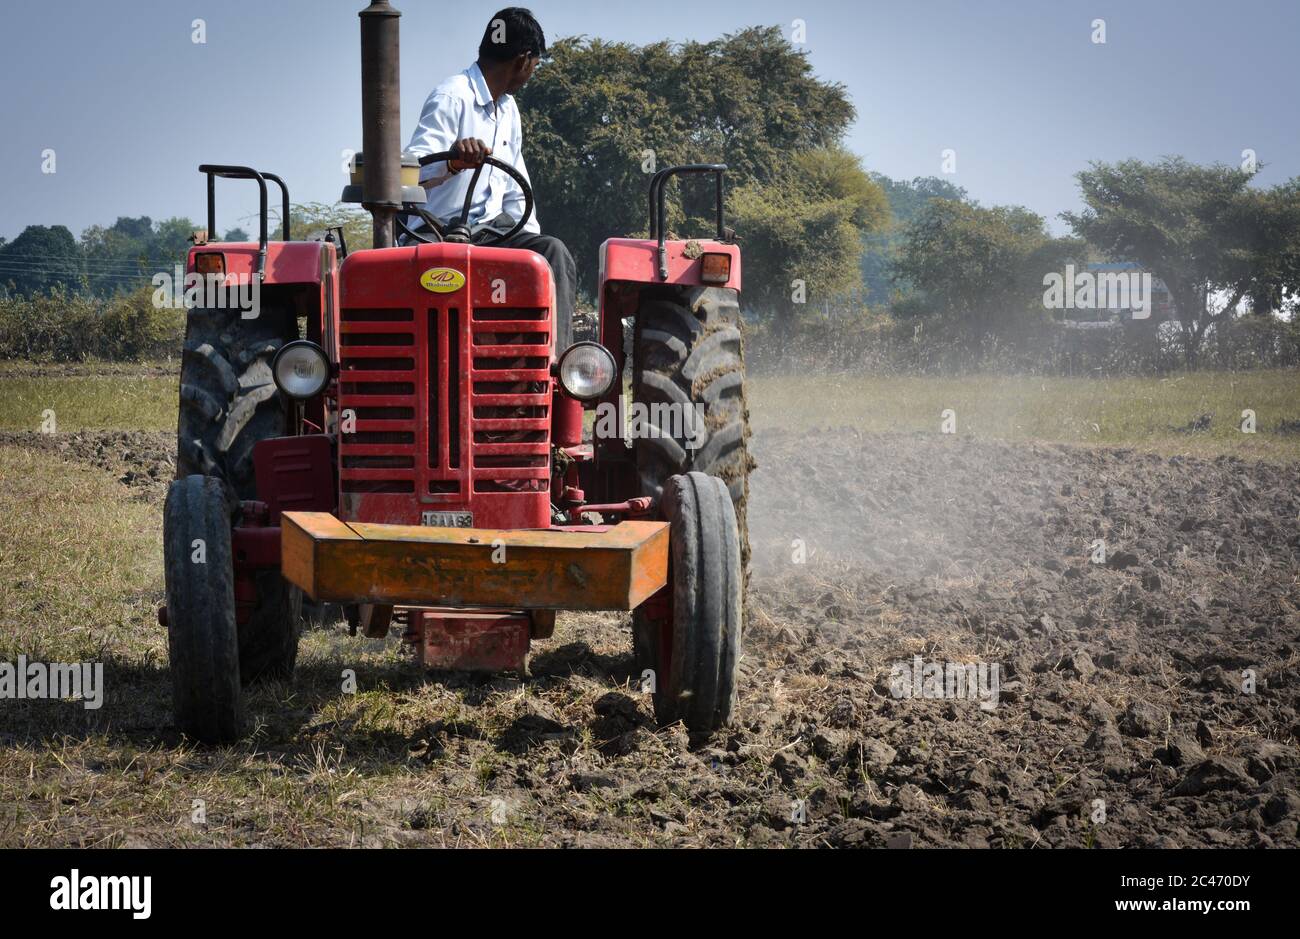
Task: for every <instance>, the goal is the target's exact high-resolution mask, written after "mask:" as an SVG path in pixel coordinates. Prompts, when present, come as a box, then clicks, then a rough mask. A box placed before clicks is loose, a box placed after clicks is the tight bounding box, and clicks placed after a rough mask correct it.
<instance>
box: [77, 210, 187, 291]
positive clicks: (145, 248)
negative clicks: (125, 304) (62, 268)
mask: <svg viewBox="0 0 1300 939" xmlns="http://www.w3.org/2000/svg"><path fill="white" fill-rule="evenodd" d="M193 231H194V223H193V222H192V221H190V220H189V219H188V218H180V217H174V218H169V219H164V220H163V221H160V222H157V223H155V222H154V221H153V220H152V219H151V218H149V217H148V216H144V215H142V216H140V217H139V218H127V217H122V218H118V220H117V221H116V222H114V223H113V225H112V226H111V227H109V228H104V227H103V226H100V225H92V226H91V227H90V228H87V229H86V230H85V231H84V232H82V234H81V253H82V256H83V257H84V258H85V261H86V279H87V283H88V285H89V287H90V290H91V292H92V293H94V294H96V295H97V296H101V297H107V296H112V295H113V294H116V293H120V292H130V291H132V290H135V289H137V288H138V287H140V286H141V285H142V284H144V283H147V282H148V281H149V278H151V277H152V276H153V275H154V274H156V273H158V272H159V271H165V272H167V273H168V274H170V273H172V270H173V268H175V266H176V265H177V264H182V263H184V261H185V254H186V251H187V250H188V249H189V236H190V233H191V232H193Z"/></svg>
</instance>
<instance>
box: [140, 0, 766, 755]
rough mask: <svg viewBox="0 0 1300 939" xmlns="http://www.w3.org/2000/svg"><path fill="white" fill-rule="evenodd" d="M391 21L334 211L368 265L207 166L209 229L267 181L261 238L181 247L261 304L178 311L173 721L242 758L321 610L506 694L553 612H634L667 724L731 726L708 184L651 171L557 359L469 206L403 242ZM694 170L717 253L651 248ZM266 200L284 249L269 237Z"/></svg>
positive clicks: (538, 311)
mask: <svg viewBox="0 0 1300 939" xmlns="http://www.w3.org/2000/svg"><path fill="white" fill-rule="evenodd" d="M397 15H398V14H397V12H396V11H395V10H393V9H392V8H391V7H390V6H389V5H388V4H387V3H386V2H382V0H379V2H375V3H372V4H371V6H370V7H369V8H368V9H367V10H365V11H363V13H362V14H361V20H362V66H363V67H362V74H363V130H364V152H365V160H364V161H363V162H362V161H359V162H360V164H361V165H360V167H359V169H357V170H355V171H354V179H353V183H354V185H353V186H350V187H349V189H348V190H346V191H345V194H344V198H345V200H346V199H352V200H354V201H361V202H362V203H363V204H364V205H365V206H366V208H367V209H369V210H370V212H371V213H372V214H373V216H374V219H375V245H374V248H373V249H370V250H361V251H355V252H352V253H350V254H349V253H347V250H346V246H345V245H343V243H342V239H341V238H340V237H337V236H330V237H328V238H326V239H324V240H320V241H291V240H289V232H288V219H289V196H288V191H287V189H286V188H285V186H284V184H283V182H282V181H281V180H280V179H279V178H278V177H276V176H274V175H272V174H269V173H258V172H257V171H255V170H252V169H249V168H247V167H237V166H212V165H205V166H202V167H200V171H201V172H203V173H205V174H206V175H207V184H208V231H210V232H212V231H216V224H215V181H216V179H217V178H242V179H250V180H253V181H255V182H257V184H258V186H259V188H260V195H261V219H260V228H259V240H258V242H257V243H238V244H214V243H205V241H204V240H203V239H199V242H198V243H196V245H195V247H194V248H193V249H192V250H191V252H190V254H189V259H188V269H189V271H190V272H192V273H194V274H196V275H207V276H210V277H215V278H216V279H217V281H218V282H224V283H231V282H239V281H241V280H243V281H247V282H251V283H254V284H256V286H257V288H258V289H257V291H256V294H255V295H256V296H257V302H256V304H255V305H252V307H251V308H241V307H239V306H238V305H230V304H222V305H216V306H213V305H208V306H202V307H197V308H195V309H192V310H191V311H190V312H189V315H188V323H187V328H186V338H185V350H184V358H183V364H182V371H181V388H180V422H179V433H178V453H177V479H176V481H175V482H173V483H172V485H171V489H170V491H169V493H168V496H167V504H166V509H165V518H164V542H165V547H164V550H165V560H166V580H167V606H166V608H165V610H164V611H161V613H162V616H161V618H162V619H163V620H164V622H165V623H166V626H167V631H168V643H169V651H170V658H171V671H172V678H173V697H174V709H175V715H176V721H177V725H178V727H179V728H180V729H181V730H182V731H184V732H185V733H186V734H188V735H189V736H191V737H193V738H195V739H197V740H201V741H205V742H220V741H229V740H232V739H236V738H238V737H239V736H240V735H241V733H242V732H243V731H242V727H243V705H242V686H243V685H246V684H248V683H250V682H254V681H257V680H258V679H261V678H268V677H270V678H287V677H289V676H290V675H291V674H292V671H293V667H294V660H295V658H296V655H297V647H298V638H299V634H300V630H301V626H302V624H303V622H304V621H305V620H308V619H309V618H310V615H311V613H310V611H311V610H312V609H315V610H317V611H319V610H320V609H321V608H322V607H323V606H324V605H326V604H334V605H338V606H341V607H342V609H343V611H344V613H345V614H346V617H347V620H348V623H349V624H350V626H351V627H352V631H353V633H354V634H355V633H356V632H357V631H361V632H363V633H364V634H365V635H367V636H371V637H381V636H387V635H388V634H389V632H390V630H393V629H394V628H395V627H396V628H398V629H400V634H401V636H402V638H403V639H404V640H405V641H406V642H408V643H410V644H411V645H413V646H414V647H415V651H416V655H417V657H418V658H419V660H420V661H421V662H422V663H423V665H424V666H425V667H428V668H433V669H453V670H471V671H499V670H516V671H518V672H520V673H525V671H526V656H527V652H528V648H529V643H530V640H531V639H534V638H546V637H548V636H550V635H551V633H552V630H553V629H554V625H555V615H556V612H557V611H559V610H629V611H632V614H633V617H632V618H633V644H634V648H635V654H636V658H637V674H638V675H639V677H640V684H641V687H642V689H643V690H646V691H649V692H651V693H652V694H653V696H654V705H655V711H656V715H657V716H658V718H659V719H660V720H661V721H663V722H666V723H667V722H673V721H678V720H680V721H682V722H684V723H685V724H686V726H687V727H688V728H689V729H691V730H692V731H697V732H708V731H712V730H714V729H716V728H718V727H721V726H723V725H725V724H727V723H728V722H729V720H730V718H731V715H732V710H733V707H734V705H735V701H736V680H737V662H738V659H739V656H740V642H741V615H742V608H743V604H742V592H743V584H744V571H745V566H746V561H747V556H748V541H747V535H746V527H745V503H746V496H747V493H748V475H749V469H750V466H751V461H750V458H749V455H748V450H747V437H748V434H749V431H748V414H747V411H746V407H745V392H744V378H745V376H744V361H743V356H742V349H741V333H740V329H739V325H740V323H739V321H740V316H739V291H740V274H741V271H740V252H739V249H738V248H737V246H736V244H735V239H734V235H733V234H732V233H731V232H730V231H728V230H727V229H725V228H724V225H723V173H724V171H725V169H726V167H725V166H723V165H718V164H696V165H690V166H677V167H672V168H670V169H665V170H662V171H660V172H659V173H657V174H655V176H654V177H653V178H652V180H651V182H650V193H649V196H650V198H649V206H650V215H649V237H648V238H613V239H610V240H608V241H606V242H605V243H604V245H603V246H602V247H601V257H600V278H599V284H600V286H599V308H600V313H599V326H598V333H597V339H596V340H595V341H590V340H589V341H582V342H578V343H575V344H572V345H568V346H567V347H564V345H563V344H562V343H561V342H557V337H560V336H565V335H568V333H569V328H568V327H567V325H566V324H560V323H557V321H556V311H555V304H554V289H553V286H552V274H551V270H550V267H549V266H548V265H547V263H546V262H545V260H543V259H542V258H541V256H540V255H537V254H534V253H532V252H529V251H523V250H514V249H506V248H500V247H494V246H493V245H494V243H496V242H500V241H502V240H504V239H505V238H507V237H509V233H501V232H499V231H493V230H490V229H487V230H480V231H474V230H471V228H470V227H469V226H468V225H467V224H466V223H467V221H468V207H469V200H468V199H467V200H466V209H465V212H464V213H463V214H462V216H461V219H460V220H459V222H458V223H456V224H452V225H450V226H445V227H440V226H438V225H436V224H435V225H434V226H433V234H432V235H431V236H423V237H422V236H418V235H414V234H412V233H411V232H410V231H409V230H408V229H407V227H406V225H405V224H404V222H403V220H402V217H401V216H402V214H406V213H409V214H413V215H414V214H418V213H419V211H420V206H421V205H422V204H423V198H424V196H423V191H422V190H420V189H419V188H418V186H415V185H414V184H415V183H416V181H417V180H416V178H415V177H416V176H417V175H418V170H416V169H415V168H414V166H413V165H411V162H412V161H410V160H409V158H408V159H407V160H405V161H404V160H403V159H402V154H401V152H400V145H399V142H398V140H397V138H396V132H397V127H398V126H399V123H400V122H399V121H398V120H397V119H396V117H395V115H396V111H397V100H398V98H397V79H396V76H397V28H396V23H397ZM449 156H453V155H452V154H447V153H443V154H432V155H429V156H426V157H424V158H423V162H426V163H427V162H433V161H438V160H445V159H447V158H448V157H449ZM487 162H488V165H490V166H491V167H493V168H495V169H498V170H500V171H502V172H506V173H511V174H512V175H514V176H515V179H516V180H517V181H518V182H519V184H520V185H521V187H522V189H523V192H524V193H525V198H526V202H527V210H526V212H525V216H524V218H525V219H526V218H527V217H528V215H527V212H529V211H531V208H532V202H533V196H532V191H531V189H530V188H529V186H528V183H527V182H526V181H525V180H524V179H523V178H521V177H520V176H518V175H517V174H515V172H514V170H513V169H512V168H510V167H509V166H508V165H506V164H503V163H500V162H498V161H496V160H494V159H491V158H489V159H488V161H487ZM479 172H482V170H479V171H477V172H476V173H475V178H474V181H473V183H471V189H472V188H473V185H474V184H476V183H477V181H478V173H479ZM682 175H688V176H700V175H704V176H711V177H712V178H713V181H714V184H715V186H716V192H717V201H716V206H717V231H716V237H714V238H712V239H700V240H690V241H679V240H669V239H668V237H667V231H666V229H665V215H664V199H665V187H666V185H667V183H668V182H669V181H670V179H671V178H672V177H674V176H682ZM268 180H269V181H271V182H273V183H275V184H277V185H278V186H279V187H280V190H281V196H282V203H283V215H282V218H283V220H284V231H283V235H284V240H283V241H269V240H268V237H267V216H268V213H267V181H268ZM404 184H405V185H404ZM428 221H433V220H430V219H426V222H428ZM518 224H519V226H520V227H522V225H523V224H524V222H523V220H522V219H521V220H520V221H519V223H518ZM399 241H407V242H409V243H407V244H405V245H404V246H399V245H398V242H399ZM591 411H595V412H596V417H597V420H596V421H595V423H594V427H593V430H592V433H591V435H590V436H589V437H587V436H586V435H585V434H584V423H585V422H584V415H585V414H586V413H587V412H591ZM611 427H613V428H614V430H613V432H611V431H610V428H611ZM585 437H586V439H584V438H585Z"/></svg>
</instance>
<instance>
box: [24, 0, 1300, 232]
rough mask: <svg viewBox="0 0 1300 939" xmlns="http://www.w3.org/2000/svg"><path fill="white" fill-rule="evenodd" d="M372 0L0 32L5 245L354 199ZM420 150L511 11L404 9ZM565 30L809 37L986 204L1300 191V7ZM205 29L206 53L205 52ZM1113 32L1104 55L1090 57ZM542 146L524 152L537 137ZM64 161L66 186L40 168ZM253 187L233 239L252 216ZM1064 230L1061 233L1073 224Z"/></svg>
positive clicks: (667, 22) (661, 8)
mask: <svg viewBox="0 0 1300 939" xmlns="http://www.w3.org/2000/svg"><path fill="white" fill-rule="evenodd" d="M365 5H366V0H41V2H38V3H17V2H11V3H8V4H6V6H5V11H4V20H3V22H4V29H3V31H0V88H3V90H4V91H3V94H2V95H0V126H3V127H4V128H5V132H4V133H3V135H0V165H2V166H3V167H4V170H5V172H4V173H3V175H0V236H4V237H8V238H13V237H14V236H15V235H17V234H18V233H19V232H20V231H21V230H22V229H23V227H24V226H26V225H28V224H64V225H67V226H68V227H69V228H71V229H72V230H73V232H74V234H80V232H81V231H82V229H84V228H85V227H87V226H89V225H91V224H105V225H108V224H112V222H113V221H114V219H116V218H117V217H118V216H119V215H133V216H134V215H149V216H152V217H153V218H155V219H158V218H163V217H167V216H172V215H188V216H190V217H191V218H193V219H195V220H196V221H198V220H200V219H201V217H202V216H203V214H204V189H203V184H202V178H201V177H200V176H199V175H198V173H197V171H196V169H197V167H198V164H199V163H201V162H218V163H222V162H224V163H242V164H249V165H253V166H256V167H258V168H262V169H267V170H270V171H272V172H276V173H279V174H280V175H281V176H283V177H284V178H285V179H286V181H287V182H288V183H289V185H290V188H291V191H292V194H293V197H294V199H295V201H322V202H332V201H334V200H335V199H336V198H337V197H338V195H339V192H340V190H341V187H342V185H343V182H344V174H343V171H342V167H341V156H340V151H342V150H343V149H345V148H348V147H356V148H359V147H360V90H359V78H358V75H359V63H358V45H359V39H358V31H357V19H356V13H357V11H358V10H360V9H361V8H363V7H364V6H365ZM395 5H396V6H397V7H398V8H399V9H401V10H402V13H403V18H402V38H403V44H402V88H403V94H402V117H403V123H404V124H405V125H406V131H404V137H405V136H406V135H407V134H409V130H410V128H411V127H412V126H413V124H414V122H415V120H416V119H417V118H418V116H419V108H420V105H421V103H422V102H423V100H424V97H425V95H426V94H427V93H428V90H429V89H430V88H431V87H432V86H433V85H435V84H436V83H437V82H438V81H439V80H440V79H441V78H443V77H444V76H445V75H447V74H450V73H452V72H455V71H458V70H460V69H461V68H464V67H465V66H466V65H467V64H468V63H469V62H470V61H472V59H473V57H474V51H475V49H476V48H477V44H478V40H479V38H480V36H481V35H482V31H483V27H484V26H485V24H486V22H487V20H488V19H489V18H490V16H491V14H492V13H493V12H494V11H495V10H496V9H497V8H498V7H499V6H500V5H501V4H500V3H498V2H490V3H482V2H465V0H460V2H455V3H452V2H445V0H436V2H435V0H395ZM531 7H532V9H533V11H534V12H535V13H536V14H537V16H538V18H539V19H540V21H541V22H542V25H543V27H544V28H545V30H546V32H547V36H548V37H558V36H563V35H572V34H578V33H581V34H586V35H590V36H600V37H602V38H606V39H610V40H623V41H628V42H634V43H645V42H650V41H654V40H658V39H664V38H668V39H673V40H687V39H701V40H704V39H711V38H714V37H716V36H719V35H721V34H723V33H725V32H730V31H734V30H736V29H739V28H742V27H745V26H749V25H756V24H774V25H781V26H782V27H784V28H785V29H786V30H787V33H788V31H789V29H790V27H791V25H792V23H793V22H794V21H795V20H796V19H799V20H803V21H804V23H805V24H806V36H807V42H806V45H805V48H807V49H808V51H809V54H810V58H811V61H812V63H813V66H814V68H815V70H816V72H817V74H818V75H819V76H821V77H822V78H824V79H828V80H832V81H837V82H840V83H842V84H844V85H845V86H846V87H847V89H848V92H849V94H850V96H851V97H852V99H853V102H854V104H855V105H856V107H857V109H858V119H857V122H856V123H855V125H854V126H853V128H852V130H851V132H850V134H849V137H848V139H847V144H848V146H849V147H850V149H852V150H853V151H854V152H855V153H857V154H858V155H860V156H861V157H862V159H863V162H864V165H865V166H866V167H867V168H868V169H871V170H876V171H879V172H882V173H885V174H887V175H889V176H893V177H902V178H911V177H913V176H925V175H939V174H940V171H941V159H942V157H941V154H942V151H943V150H945V149H952V150H954V151H956V169H957V172H956V173H955V174H954V175H951V176H949V177H947V178H949V179H951V180H952V181H953V182H955V183H957V184H958V185H961V186H964V187H965V188H966V189H967V190H969V191H970V193H971V194H972V195H973V196H974V197H975V198H977V199H979V200H980V201H981V202H984V203H986V204H1005V203H1013V204H1019V205H1025V206H1028V207H1029V208H1031V209H1033V210H1034V211H1036V212H1038V213H1040V214H1042V215H1045V216H1047V217H1048V218H1049V219H1052V218H1054V216H1056V214H1057V213H1059V212H1061V211H1065V210H1069V209H1073V208H1076V207H1077V204H1078V197H1077V190H1076V188H1075V183H1074V180H1073V174H1074V173H1075V172H1077V171H1078V170H1080V169H1082V168H1084V167H1085V166H1086V165H1087V163H1088V161H1090V160H1107V161H1110V160H1117V159H1123V158H1126V157H1139V158H1143V159H1154V158H1156V157H1158V156H1160V155H1163V154H1181V155H1183V156H1185V157H1187V158H1188V159H1190V160H1193V161H1196V162H1205V163H1208V162H1214V161H1222V162H1226V163H1232V164H1236V163H1239V162H1240V160H1241V152H1242V150H1244V149H1246V148H1250V149H1253V150H1255V151H1256V153H1257V154H1258V158H1259V160H1260V161H1262V162H1263V163H1265V164H1268V165H1267V166H1266V167H1265V169H1264V170H1263V171H1262V173H1261V175H1260V177H1259V181H1260V183H1261V184H1265V185H1267V184H1273V183H1276V182H1280V181H1282V180H1284V179H1287V178H1290V177H1292V176H1297V175H1300V119H1298V118H1300V113H1297V112H1298V111H1300V105H1298V104H1297V100H1298V99H1300V80H1298V79H1297V73H1296V71H1295V60H1296V48H1295V47H1296V43H1297V40H1300V3H1297V2H1295V0H1286V2H1283V0H1261V2H1254V3H1250V4H1222V3H1212V2H1199V0H1193V2H1175V0H1125V2H1121V0H1036V2H1030V0H986V2H978V3H977V2H957V0H951V2H938V0H935V2H926V0H912V2H903V0H894V2H885V3H858V2H833V0H824V2H822V0H783V2H777V0H749V2H746V3H743V4H736V3H719V4H708V3H699V2H680V0H655V2H654V3H646V2H635V3H630V2H622V0H614V2H605V3H599V4H593V3H590V2H570V0H535V2H532V3H531ZM196 18H202V19H203V20H204V21H205V23H206V33H207V36H206V38H207V41H206V43H204V44H195V43H194V42H192V41H191V22H192V21H193V20H194V19H196ZM1095 19H1104V20H1105V24H1106V27H1105V28H1106V43H1105V44H1104V45H1103V44H1096V43H1094V42H1092V34H1093V27H1092V25H1091V24H1092V22H1093V21H1094V20H1095ZM525 147H527V141H525ZM47 149H52V150H54V151H55V159H56V161H57V162H56V169H57V171H56V172H55V173H53V174H47V173H43V172H42V153H43V152H44V151H45V150H47ZM241 188H242V187H240V184H238V183H228V184H227V188H226V189H224V190H223V192H224V195H219V197H218V198H219V201H218V207H219V215H218V226H219V227H220V228H222V229H224V228H226V227H229V226H231V225H233V224H236V223H239V224H244V225H245V227H249V226H248V222H247V216H248V215H249V214H250V213H252V212H254V211H255V209H256V199H255V198H254V197H253V195H252V193H251V192H250V191H248V190H246V189H245V190H243V191H241ZM1053 227H1054V228H1055V229H1056V230H1058V231H1059V230H1062V226H1061V225H1060V223H1059V222H1053Z"/></svg>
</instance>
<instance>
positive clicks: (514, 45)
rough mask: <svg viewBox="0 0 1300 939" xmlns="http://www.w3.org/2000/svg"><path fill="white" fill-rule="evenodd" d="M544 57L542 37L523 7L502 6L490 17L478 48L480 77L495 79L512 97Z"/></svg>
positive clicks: (525, 82)
mask: <svg viewBox="0 0 1300 939" xmlns="http://www.w3.org/2000/svg"><path fill="white" fill-rule="evenodd" d="M545 54H546V36H545V34H544V33H543V32H542V27H541V25H540V24H539V23H538V22H537V20H535V19H534V18H533V14H532V13H530V12H529V11H528V10H525V9H524V8H523V7H506V8H505V9H504V10H502V11H501V12H499V13H497V14H496V15H495V16H494V17H492V19H491V21H490V22H489V23H488V25H487V29H486V30H484V31H483V41H482V42H480V43H479V45H478V64H479V68H481V69H483V72H484V74H487V73H488V72H489V71H491V72H492V73H493V75H494V76H495V77H499V79H500V83H501V85H502V86H503V87H504V88H505V93H506V94H514V93H516V92H517V91H519V89H520V88H523V87H524V85H526V84H527V83H528V79H530V78H532V77H533V71H534V70H535V69H536V68H537V63H538V61H540V60H541V57H542V56H543V55H545Z"/></svg>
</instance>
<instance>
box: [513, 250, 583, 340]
mask: <svg viewBox="0 0 1300 939" xmlns="http://www.w3.org/2000/svg"><path fill="white" fill-rule="evenodd" d="M500 247H502V248H522V249H524V250H526V251H536V252H537V253H538V254H540V255H541V256H542V257H544V258H546V262H547V263H548V264H550V265H551V273H552V274H554V275H555V354H556V355H559V354H560V353H561V352H563V351H564V350H565V349H567V348H568V347H569V346H570V345H572V344H573V314H574V311H575V309H576V308H577V302H578V301H577V296H578V269H577V268H576V267H574V264H573V255H571V254H570V253H569V249H568V248H566V247H565V246H564V242H563V241H561V240H560V239H559V238H556V237H555V236H554V235H534V234H532V233H531V232H520V233H519V234H518V235H515V237H513V238H511V239H510V240H509V241H503V242H502V243H501V245H500Z"/></svg>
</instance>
